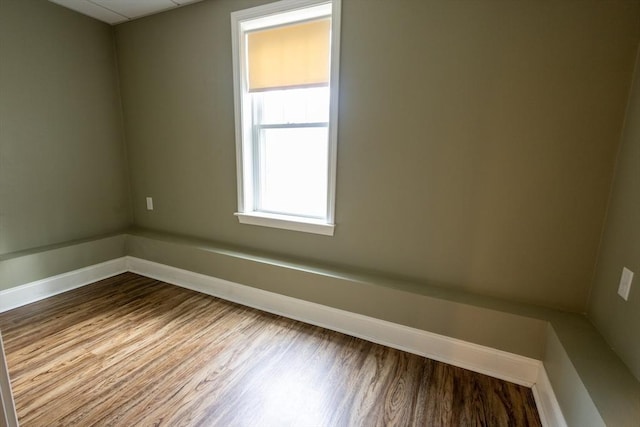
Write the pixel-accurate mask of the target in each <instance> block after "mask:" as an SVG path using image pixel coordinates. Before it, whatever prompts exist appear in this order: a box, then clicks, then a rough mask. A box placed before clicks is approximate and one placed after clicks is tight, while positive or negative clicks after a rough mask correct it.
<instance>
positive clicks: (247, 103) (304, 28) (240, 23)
mask: <svg viewBox="0 0 640 427" xmlns="http://www.w3.org/2000/svg"><path fill="white" fill-rule="evenodd" d="M339 14H340V0H284V1H280V2H276V3H270V4H266V5H264V6H258V7H254V8H251V9H246V10H241V11H238V12H233V13H232V14H231V27H232V41H233V71H234V90H235V115H236V148H237V167H238V212H237V213H236V216H237V217H238V220H239V221H240V222H241V223H244V224H252V225H262V226H267V227H276V228H284V229H289V230H296V231H305V232H310V233H317V234H325V235H333V231H334V205H335V171H336V139H337V117H338V111H337V110H338V109H337V106H338V72H337V71H338V56H339V54H338V48H339V26H340V15H339Z"/></svg>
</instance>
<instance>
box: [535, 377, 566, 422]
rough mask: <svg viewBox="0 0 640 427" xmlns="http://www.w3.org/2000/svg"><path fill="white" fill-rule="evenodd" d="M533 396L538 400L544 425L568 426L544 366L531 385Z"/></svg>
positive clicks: (537, 403) (539, 412)
mask: <svg viewBox="0 0 640 427" xmlns="http://www.w3.org/2000/svg"><path fill="white" fill-rule="evenodd" d="M531 390H532V391H533V397H534V398H535V400H536V406H537V407H538V414H539V415H540V420H541V421H542V425H543V426H544V427H567V422H566V421H565V419H564V416H563V415H562V410H561V409H560V404H559V403H558V399H557V398H556V394H555V393H554V391H553V387H552V386H551V381H549V377H548V376H547V371H546V370H545V369H544V366H541V368H540V370H539V371H538V378H537V380H536V382H535V384H534V385H533V386H532V387H531Z"/></svg>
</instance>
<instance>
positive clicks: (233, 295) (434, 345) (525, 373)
mask: <svg viewBox="0 0 640 427" xmlns="http://www.w3.org/2000/svg"><path fill="white" fill-rule="evenodd" d="M127 264H128V267H129V270H130V271H132V272H134V273H138V274H141V275H143V276H147V277H151V278H154V279H157V280H161V281H163V282H167V283H171V284H174V285H177V286H181V287H184V288H188V289H191V290H194V291H198V292H202V293H205V294H208V295H212V296H215V297H219V298H222V299H225V300H228V301H233V302H236V303H239V304H242V305H245V306H249V307H254V308H257V309H260V310H263V311H267V312H269V313H274V314H278V315H281V316H284V317H288V318H291V319H295V320H300V321H302V322H305V323H310V324H312V325H317V326H321V327H323V328H327V329H331V330H334V331H338V332H342V333H345V334H348V335H351V336H355V337H358V338H363V339H366V340H367V341H372V342H375V343H379V344H383V345H386V346H388V347H393V348H397V349H399V350H403V351H407V352H410V353H414V354H418V355H421V356H425V357H428V358H429V359H434V360H438V361H441V362H445V363H449V364H451V365H455V366H459V367H461V368H465V369H469V370H472V371H475V372H480V373H483V374H487V375H491V376H492V377H496V378H500V379H503V380H506V381H511V382H514V383H516V384H521V385H525V386H527V387H531V386H532V385H533V384H534V383H535V382H536V380H537V378H538V372H539V370H540V369H541V368H542V362H540V361H539V360H535V359H531V358H528V357H524V356H519V355H515V354H512V353H508V352H505V351H500V350H496V349H493V348H490V347H485V346H481V345H477V344H472V343H469V342H466V341H462V340H458V339H455V338H449V337H446V336H443V335H438V334H434V333H431V332H427V331H423V330H420V329H415V328H411V327H408V326H403V325H399V324H396V323H392V322H387V321H384V320H380V319H376V318H373V317H368V316H363V315H360V314H356V313H351V312H348V311H344V310H340V309H337V308H333V307H328V306H324V305H321V304H316V303H312V302H309V301H304V300H300V299H297V298H292V297H288V296H284V295H280V294H276V293H273V292H267V291H264V290H261V289H256V288H253V287H250V286H245V285H241V284H238V283H233V282H229V281H227V280H222V279H218V278H215V277H211V276H206V275H204V274H199V273H194V272H192V271H188V270H182V269H179V268H175V267H170V266H167V265H163V264H158V263H155V262H151V261H146V260H142V259H139V258H134V257H128V258H127Z"/></svg>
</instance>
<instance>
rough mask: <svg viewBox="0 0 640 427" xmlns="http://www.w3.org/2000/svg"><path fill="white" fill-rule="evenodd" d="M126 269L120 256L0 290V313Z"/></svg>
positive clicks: (125, 263)
mask: <svg viewBox="0 0 640 427" xmlns="http://www.w3.org/2000/svg"><path fill="white" fill-rule="evenodd" d="M126 271H127V262H126V257H122V258H116V259H113V260H110V261H106V262H102V263H100V264H95V265H90V266H88V267H84V268H80V269H78V270H73V271H69V272H67V273H63V274H58V275H57V276H52V277H47V278H45V279H42V280H38V281H35V282H31V283H27V284H25V285H21V286H16V287H15V288H9V289H6V290H4V291H0V313H2V312H4V311H7V310H11V309H13V308H16V307H20V306H23V305H27V304H31V303H32V302H36V301H40V300H41V299H45V298H49V297H52V296H54V295H57V294H60V293H62V292H66V291H70V290H71V289H75V288H79V287H81V286H85V285H88V284H90V283H93V282H97V281H98V280H102V279H106V278H107V277H111V276H115V275H116V274H120V273H124V272H126Z"/></svg>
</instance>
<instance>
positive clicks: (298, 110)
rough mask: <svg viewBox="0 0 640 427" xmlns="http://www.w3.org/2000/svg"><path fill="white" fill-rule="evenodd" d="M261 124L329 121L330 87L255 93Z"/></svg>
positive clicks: (258, 118) (258, 117)
mask: <svg viewBox="0 0 640 427" xmlns="http://www.w3.org/2000/svg"><path fill="white" fill-rule="evenodd" d="M252 96H254V99H255V102H257V103H258V105H259V106H258V109H260V113H259V114H257V120H259V124H278V123H314V122H315V123H325V122H328V121H329V88H327V87H318V88H304V89H289V90H271V91H267V92H259V93H255V94H253V95H252Z"/></svg>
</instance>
